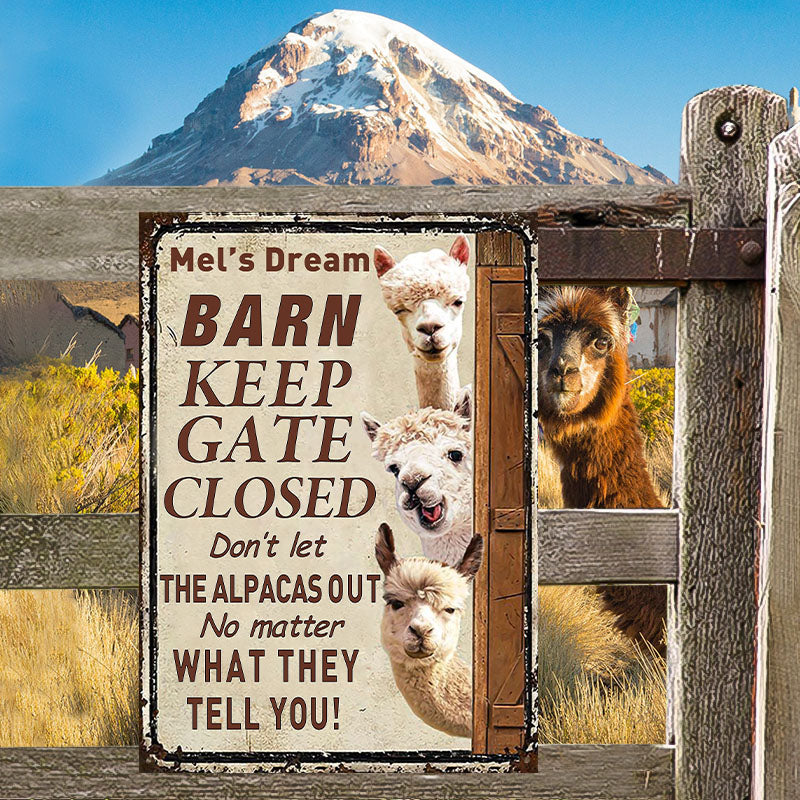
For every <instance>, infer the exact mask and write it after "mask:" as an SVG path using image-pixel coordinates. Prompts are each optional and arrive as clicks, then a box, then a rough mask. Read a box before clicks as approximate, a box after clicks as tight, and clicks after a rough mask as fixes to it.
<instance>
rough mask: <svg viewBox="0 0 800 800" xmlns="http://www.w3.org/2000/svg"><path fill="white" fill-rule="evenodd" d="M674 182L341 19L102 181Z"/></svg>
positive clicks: (422, 51)
mask: <svg viewBox="0 0 800 800" xmlns="http://www.w3.org/2000/svg"><path fill="white" fill-rule="evenodd" d="M442 182H446V183H468V184H469V183H472V184H475V183H505V184H508V183H573V182H582V183H609V182H613V183H616V182H620V183H623V182H624V183H663V182H665V180H664V177H663V176H662V175H661V173H658V172H657V170H653V169H652V168H649V169H642V168H640V167H637V166H636V165H634V164H632V163H630V162H628V161H626V160H625V159H623V158H621V157H620V156H616V155H615V154H614V153H612V152H611V151H610V150H608V149H607V148H606V147H605V146H604V145H603V143H602V140H601V139H594V140H592V139H584V138H582V137H580V136H577V135H575V134H573V133H571V132H569V131H566V130H565V129H563V128H562V127H561V126H560V125H559V124H558V121H557V119H556V118H555V116H554V115H553V114H552V113H550V112H549V111H547V110H546V109H544V108H542V107H541V106H534V105H529V104H527V103H523V102H521V101H520V100H518V99H517V98H516V97H514V95H513V94H511V92H509V91H508V89H506V88H505V87H504V86H503V85H502V84H501V83H500V82H499V81H497V80H495V79H494V78H493V77H492V76H491V75H489V74H488V73H486V72H484V71H482V70H480V69H478V68H477V67H474V66H473V65H472V64H470V63H469V62H467V61H465V60H464V59H462V58H461V57H459V56H457V55H456V54H454V53H452V52H450V51H449V50H447V49H446V48H444V47H442V46H441V45H439V44H437V43H436V42H434V41H432V40H431V39H429V38H428V37H426V36H424V35H423V34H422V33H420V32H419V31H416V30H414V29H413V28H410V27H409V26H407V25H404V24H403V23H400V22H396V21H394V20H391V19H388V18H386V17H382V16H379V15H377V14H371V13H367V12H363V11H345V10H341V9H336V10H334V11H329V12H327V13H324V14H319V15H316V16H313V17H310V18H309V19H306V20H304V21H303V22H300V23H298V24H297V25H295V26H294V27H293V28H292V29H291V30H290V31H289V32H288V33H286V34H285V35H284V36H282V37H279V38H277V39H275V40H273V41H272V42H271V43H270V44H269V45H267V46H266V47H265V48H263V49H262V50H259V51H258V52H257V53H255V54H253V55H252V56H251V57H250V58H249V59H247V60H246V61H244V62H242V63H241V64H239V65H238V66H236V67H234V68H233V69H232V70H231V71H230V73H229V74H228V77H227V79H226V81H225V83H224V84H223V86H221V87H220V88H219V89H216V90H215V91H214V92H212V93H211V94H210V95H208V97H206V98H205V99H204V100H203V101H202V102H201V103H200V105H199V106H198V107H197V108H196V109H195V111H193V112H192V113H191V114H189V115H188V116H187V117H186V119H185V120H184V124H183V126H182V127H181V128H179V129H178V130H176V131H173V132H172V133H169V134H164V135H162V136H159V137H157V138H156V139H154V140H153V143H152V145H151V147H150V149H149V150H148V151H147V152H146V153H145V154H144V155H143V156H141V157H140V158H138V159H136V161H133V162H131V163H130V164H128V165H126V166H123V167H121V168H119V169H117V170H114V171H112V172H110V173H108V174H107V175H105V176H103V178H101V179H99V180H98V181H95V183H113V184H134V185H139V184H198V183H200V184H205V183H209V184H213V185H215V184H219V183H236V184H267V183H383V184H416V185H420V184H430V183H442Z"/></svg>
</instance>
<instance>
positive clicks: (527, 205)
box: [0, 185, 690, 281]
mask: <svg viewBox="0 0 800 800" xmlns="http://www.w3.org/2000/svg"><path fill="white" fill-rule="evenodd" d="M689 205H690V194H689V192H688V191H687V189H686V187H684V186H617V185H613V186H452V187H445V186H441V187H414V186H321V187H314V186H308V187H288V186H267V187H214V188H211V187H188V186H187V187H137V186H102V187H94V186H77V187H43V188H28V187H26V188H0V230H2V231H3V247H2V248H1V249H0V274H2V276H3V277H4V278H39V279H50V280H126V281H135V280H137V279H138V271H139V230H138V225H139V212H140V211H222V210H224V211H229V212H232V211H239V212H253V213H258V212H265V211H273V212H283V213H306V214H323V213H332V210H335V212H336V213H337V214H362V213H363V214H367V213H370V214H377V215H381V216H383V215H385V214H387V212H388V211H391V212H392V213H394V214H400V215H403V214H434V215H436V214H441V213H445V212H447V213H451V214H477V215H486V216H487V217H492V218H497V217H499V216H507V217H511V218H516V219H520V220H523V219H524V220H525V221H527V222H528V223H530V224H533V225H536V226H537V227H540V226H548V225H555V226H564V225H567V226H569V225H576V226H585V225H608V226H614V227H634V228H636V227H646V226H652V225H658V226H659V227H674V228H685V227H686V226H688V225H689Z"/></svg>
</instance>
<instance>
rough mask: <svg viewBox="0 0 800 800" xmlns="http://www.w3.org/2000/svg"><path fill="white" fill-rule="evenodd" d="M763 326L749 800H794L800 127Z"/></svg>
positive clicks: (777, 223) (773, 148) (788, 158)
mask: <svg viewBox="0 0 800 800" xmlns="http://www.w3.org/2000/svg"><path fill="white" fill-rule="evenodd" d="M795 100H796V90H795ZM766 322H767V324H766V339H767V341H766V347H765V357H764V362H765V363H764V440H763V442H764V445H763V446H764V466H763V471H762V476H761V522H762V528H761V543H760V551H759V556H760V557H759V576H758V578H759V580H758V587H759V609H758V661H757V664H756V740H755V753H754V763H753V796H754V798H757V800H767V798H769V800H789V798H795V797H797V796H798V793H800V759H798V757H797V747H798V743H800V670H799V662H800V626H799V625H798V620H800V483H798V476H800V403H798V397H800V125H796V126H795V127H794V128H792V129H791V130H790V131H787V132H786V133H782V134H781V135H780V136H778V137H776V139H775V140H774V141H773V142H772V144H771V145H770V149H769V186H768V193H767V291H766Z"/></svg>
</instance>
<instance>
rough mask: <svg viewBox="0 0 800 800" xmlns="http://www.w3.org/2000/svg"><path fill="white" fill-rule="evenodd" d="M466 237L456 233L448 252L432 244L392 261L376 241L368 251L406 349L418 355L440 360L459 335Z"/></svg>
mask: <svg viewBox="0 0 800 800" xmlns="http://www.w3.org/2000/svg"><path fill="white" fill-rule="evenodd" d="M468 261H469V242H468V241H467V237H466V236H464V235H463V234H460V235H459V236H458V237H457V238H456V240H455V242H453V246H452V247H451V248H450V252H449V253H445V252H444V250H439V249H438V248H434V249H433V250H428V251H425V252H420V253H411V254H409V255H407V256H406V257H405V258H404V259H402V260H401V261H400V262H399V263H396V262H395V260H394V258H392V256H391V255H390V254H389V253H388V252H387V251H386V250H384V249H383V248H382V247H376V248H375V253H374V264H375V270H376V272H377V273H378V278H379V279H380V282H381V289H382V291H383V299H384V301H385V302H386V305H387V306H388V307H389V309H390V310H391V311H392V312H393V313H394V314H395V315H396V316H397V318H398V320H399V321H400V324H401V326H402V330H403V340H404V341H405V343H406V345H407V347H408V349H409V351H410V352H411V353H413V354H414V355H415V356H417V357H418V358H421V359H423V360H424V361H429V362H436V361H441V360H443V359H445V358H447V356H448V355H449V354H450V353H452V352H453V351H454V350H456V349H457V348H458V344H459V342H460V341H461V330H462V320H463V312H464V302H465V301H466V298H467V292H468V291H469V276H468V275H467V262H468Z"/></svg>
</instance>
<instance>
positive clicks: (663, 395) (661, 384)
mask: <svg viewBox="0 0 800 800" xmlns="http://www.w3.org/2000/svg"><path fill="white" fill-rule="evenodd" d="M630 390H631V400H633V404H634V406H635V407H636V411H637V412H638V414H639V422H640V424H641V428H642V433H643V434H644V436H645V439H646V441H647V443H648V444H653V443H654V442H656V441H657V440H659V439H661V438H668V439H670V440H671V439H672V432H673V418H674V416H675V368H674V367H669V368H666V367H662V368H658V367H657V368H654V369H637V370H634V372H633V379H632V380H631V384H630Z"/></svg>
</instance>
